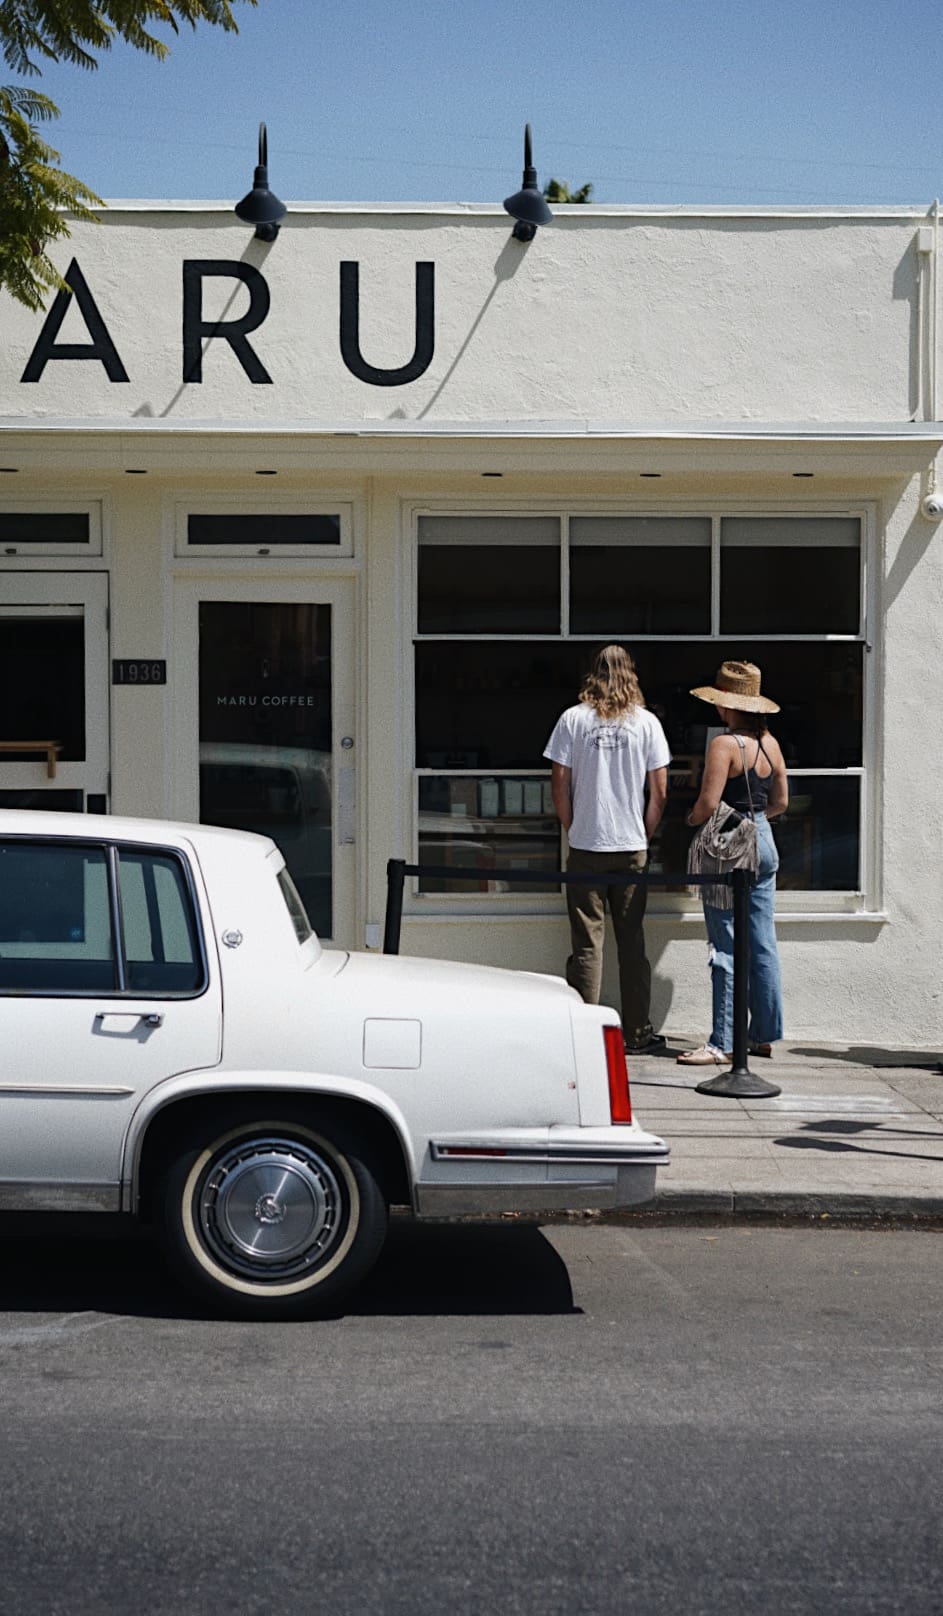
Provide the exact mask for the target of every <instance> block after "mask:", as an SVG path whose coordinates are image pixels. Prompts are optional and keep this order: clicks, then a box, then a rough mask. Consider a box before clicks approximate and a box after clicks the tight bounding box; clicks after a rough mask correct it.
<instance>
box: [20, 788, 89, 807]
mask: <svg viewBox="0 0 943 1616" xmlns="http://www.w3.org/2000/svg"><path fill="white" fill-rule="evenodd" d="M0 808H30V809H35V808H41V809H42V811H43V813H53V814H80V813H82V812H83V811H84V809H85V793H84V791H59V790H56V789H53V790H50V791H46V790H44V789H43V788H42V787H41V786H40V787H39V789H38V790H36V791H29V790H25V789H24V790H23V791H0Z"/></svg>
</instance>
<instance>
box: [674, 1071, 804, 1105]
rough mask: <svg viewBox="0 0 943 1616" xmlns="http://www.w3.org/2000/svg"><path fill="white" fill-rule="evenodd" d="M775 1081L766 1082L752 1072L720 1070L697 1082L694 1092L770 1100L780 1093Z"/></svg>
mask: <svg viewBox="0 0 943 1616" xmlns="http://www.w3.org/2000/svg"><path fill="white" fill-rule="evenodd" d="M782 1092H783V1091H782V1089H778V1088H777V1087H776V1084H775V1083H767V1081H766V1079H765V1077H757V1076H756V1074H755V1073H754V1072H748V1071H746V1070H744V1071H742V1072H721V1073H720V1075H719V1077H711V1078H708V1079H707V1081H706V1082H704V1083H698V1085H697V1087H696V1089H695V1093H696V1094H718V1095H720V1096H721V1097H722V1098H724V1099H728V1100H771V1099H772V1098H773V1096H774V1095H776V1094H782Z"/></svg>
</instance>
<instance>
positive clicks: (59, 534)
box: [0, 511, 89, 550]
mask: <svg viewBox="0 0 943 1616" xmlns="http://www.w3.org/2000/svg"><path fill="white" fill-rule="evenodd" d="M88 528H89V523H88V514H87V513H85V514H84V515H83V514H82V513H80V512H77V511H73V512H59V511H56V512H55V513H53V514H50V513H49V512H37V513H36V514H35V515H34V514H32V513H29V514H16V513H14V512H12V511H3V512H0V550H2V549H3V547H4V545H7V544H10V545H21V544H54V545H63V544H88V542H89V532H88Z"/></svg>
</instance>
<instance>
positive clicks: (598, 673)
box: [580, 645, 645, 718]
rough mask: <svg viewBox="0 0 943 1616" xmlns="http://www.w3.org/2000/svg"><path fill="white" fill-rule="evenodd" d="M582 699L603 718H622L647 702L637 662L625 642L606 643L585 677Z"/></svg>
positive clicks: (581, 692)
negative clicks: (617, 643)
mask: <svg viewBox="0 0 943 1616" xmlns="http://www.w3.org/2000/svg"><path fill="white" fill-rule="evenodd" d="M580 701H585V702H588V703H589V705H590V706H591V707H595V709H596V711H597V713H598V714H599V716H600V718H621V717H622V716H623V714H625V713H630V712H632V710H633V708H635V707H644V706H645V697H644V696H643V695H642V691H641V686H640V685H639V682H638V676H637V675H636V672H635V663H634V662H633V661H632V658H631V656H630V655H629V653H628V651H627V650H626V649H625V647H624V646H623V645H604V646H603V648H602V650H601V651H600V652H599V653H598V655H597V657H596V660H595V662H594V663H593V665H592V667H591V669H590V671H589V673H588V674H587V675H586V678H585V679H584V680H583V688H582V690H581V691H580Z"/></svg>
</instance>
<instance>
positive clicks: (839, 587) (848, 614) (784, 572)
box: [720, 516, 861, 634]
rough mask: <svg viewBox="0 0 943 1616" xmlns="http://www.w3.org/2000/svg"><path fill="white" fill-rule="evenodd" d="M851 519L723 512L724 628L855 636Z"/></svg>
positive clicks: (856, 530)
mask: <svg viewBox="0 0 943 1616" xmlns="http://www.w3.org/2000/svg"><path fill="white" fill-rule="evenodd" d="M860 546H861V524H860V522H859V521H858V519H857V517H792V516H789V517H779V516H776V517H727V518H725V519H724V521H723V522H722V523H721V555H720V567H721V570H720V628H721V633H723V634H857V633H858V630H859V627H860V611H861V607H860V599H861V589H860V560H859V558H860Z"/></svg>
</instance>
